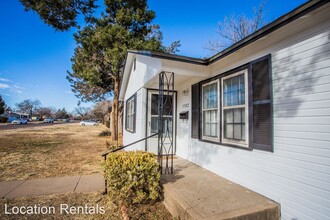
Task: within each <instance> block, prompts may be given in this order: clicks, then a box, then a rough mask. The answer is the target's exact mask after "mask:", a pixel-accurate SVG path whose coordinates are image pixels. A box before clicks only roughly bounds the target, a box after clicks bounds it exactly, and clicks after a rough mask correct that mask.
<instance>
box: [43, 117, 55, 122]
mask: <svg viewBox="0 0 330 220" xmlns="http://www.w3.org/2000/svg"><path fill="white" fill-rule="evenodd" d="M44 123H54V119H52V118H45V120H44Z"/></svg>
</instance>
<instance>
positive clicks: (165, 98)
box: [120, 0, 330, 219]
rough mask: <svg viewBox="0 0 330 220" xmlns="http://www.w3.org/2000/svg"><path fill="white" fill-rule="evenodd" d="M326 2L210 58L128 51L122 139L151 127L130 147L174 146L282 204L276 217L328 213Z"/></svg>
mask: <svg viewBox="0 0 330 220" xmlns="http://www.w3.org/2000/svg"><path fill="white" fill-rule="evenodd" d="M328 2H329V1H319V0H316V1H308V2H307V3H305V4H303V5H302V6H300V7H298V8H296V9H295V10H293V11H291V12H290V13H288V14H286V15H284V16H282V17H280V18H279V19H277V20H275V21H274V22H272V23H270V24H268V25H267V26H265V27H263V28H262V29H260V30H258V31H257V32H255V33H254V34H252V35H250V36H248V37H247V38H245V39H243V40H241V41H240V42H238V43H236V44H234V45H232V46H231V47H229V48H227V49H225V50H224V51H222V52H220V53H219V54H217V55H215V56H213V57H210V58H208V59H196V58H190V57H185V56H178V55H171V54H164V53H157V52H151V51H135V50H130V51H128V53H127V57H126V63H125V69H124V74H123V80H122V85H121V90H120V99H121V100H122V101H124V126H125V129H124V131H123V142H124V145H128V144H130V143H134V142H135V141H137V140H141V139H143V138H146V137H149V136H152V134H157V133H158V136H153V137H152V138H149V139H148V140H146V141H142V142H139V143H136V144H133V145H132V146H130V147H129V150H145V151H151V152H154V153H156V154H164V152H160V151H159V149H165V151H167V153H168V149H166V148H167V146H170V147H173V152H174V153H175V154H176V155H178V156H180V157H182V158H184V159H187V160H189V161H191V162H194V163H196V164H198V165H200V166H202V167H204V168H206V169H208V170H210V171H212V172H214V173H216V174H217V175H221V176H223V177H225V178H227V179H229V180H231V181H233V182H236V183H238V184H240V185H243V186H245V187H247V188H250V189H251V190H253V191H256V192H258V193H260V194H262V195H264V196H267V197H268V198H270V199H272V200H274V201H276V202H278V203H280V205H281V216H282V218H283V219H329V216H330V206H329V204H330V200H329V198H330V114H329V113H330V86H329V85H330V75H329V73H330V37H329V36H330V4H329V3H328ZM159 123H162V126H160V124H159ZM159 132H162V136H161V137H166V136H168V137H170V138H169V139H168V142H166V141H165V142H164V140H163V139H159V137H160V136H159V135H160V134H159ZM143 140H144V139H143ZM160 144H163V146H162V147H164V148H159V147H160ZM165 154H166V152H165ZM209 184H212V183H209ZM205 187H207V186H205Z"/></svg>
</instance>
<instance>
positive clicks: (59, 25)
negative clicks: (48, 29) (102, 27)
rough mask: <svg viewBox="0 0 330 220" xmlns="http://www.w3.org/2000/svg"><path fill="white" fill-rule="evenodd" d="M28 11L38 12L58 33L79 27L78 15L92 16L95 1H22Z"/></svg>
mask: <svg viewBox="0 0 330 220" xmlns="http://www.w3.org/2000/svg"><path fill="white" fill-rule="evenodd" d="M20 2H21V3H22V4H23V6H24V7H25V10H26V11H30V10H32V11H34V12H36V13H37V14H38V15H39V16H40V18H41V19H42V20H43V21H44V22H45V23H46V24H48V25H50V26H52V27H53V28H55V30H58V31H67V30H69V29H70V28H71V27H77V26H78V23H77V18H78V15H84V16H85V18H87V19H88V17H90V16H91V14H92V13H93V10H94V9H95V8H96V5H95V4H94V3H95V0H20Z"/></svg>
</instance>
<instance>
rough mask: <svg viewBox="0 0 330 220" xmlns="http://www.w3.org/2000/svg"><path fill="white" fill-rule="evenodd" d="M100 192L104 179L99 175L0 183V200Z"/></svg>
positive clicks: (102, 188)
mask: <svg viewBox="0 0 330 220" xmlns="http://www.w3.org/2000/svg"><path fill="white" fill-rule="evenodd" d="M102 190H104V179H103V176H102V175H99V174H97V175H88V176H64V177H51V178H45V179H32V180H17V181H7V182H0V198H8V199H12V198H18V197H26V196H41V195H50V194H62V193H70V192H76V193H85V192H99V191H100V192H101V191H102Z"/></svg>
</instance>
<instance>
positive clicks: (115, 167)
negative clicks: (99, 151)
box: [104, 151, 160, 205]
mask: <svg viewBox="0 0 330 220" xmlns="http://www.w3.org/2000/svg"><path fill="white" fill-rule="evenodd" d="M104 169H105V178H106V179H107V182H108V194H109V196H110V198H111V200H112V201H115V202H116V203H118V204H125V205H131V204H138V203H140V204H141V203H153V202H155V201H156V200H157V199H158V198H159V196H160V172H159V170H158V164H157V163H156V160H155V155H154V154H152V153H149V152H143V151H136V152H132V151H121V152H116V153H111V154H108V158H107V160H106V162H105V164H104Z"/></svg>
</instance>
